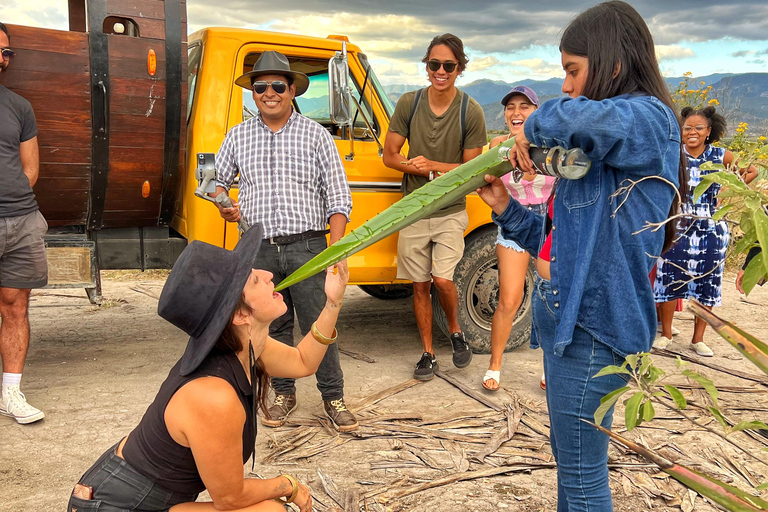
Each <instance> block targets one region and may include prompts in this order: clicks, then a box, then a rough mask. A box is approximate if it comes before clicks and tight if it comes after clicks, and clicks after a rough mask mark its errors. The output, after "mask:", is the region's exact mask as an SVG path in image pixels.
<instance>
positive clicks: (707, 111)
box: [680, 107, 727, 144]
mask: <svg viewBox="0 0 768 512" xmlns="http://www.w3.org/2000/svg"><path fill="white" fill-rule="evenodd" d="M691 116H701V117H703V118H704V119H706V120H707V124H708V125H709V127H710V128H712V131H711V132H709V135H708V136H707V140H705V141H704V142H706V143H707V144H712V143H713V142H717V141H719V140H720V139H722V138H723V135H725V127H726V126H727V123H726V120H725V117H723V116H722V115H721V114H718V113H717V111H716V110H715V107H704V108H702V109H698V110H697V109H695V108H693V107H684V108H683V110H681V111H680V117H681V118H682V121H683V123H685V121H686V119H688V118H689V117H691Z"/></svg>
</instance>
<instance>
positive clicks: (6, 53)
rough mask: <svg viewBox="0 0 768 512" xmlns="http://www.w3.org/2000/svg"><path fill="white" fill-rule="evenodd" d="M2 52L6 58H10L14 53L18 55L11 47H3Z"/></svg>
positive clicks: (0, 52)
mask: <svg viewBox="0 0 768 512" xmlns="http://www.w3.org/2000/svg"><path fill="white" fill-rule="evenodd" d="M0 54H2V55H3V58H4V59H10V58H11V57H13V56H14V55H16V52H14V51H13V50H11V49H10V48H3V49H2V50H0Z"/></svg>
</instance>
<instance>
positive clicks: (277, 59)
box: [235, 50, 309, 96]
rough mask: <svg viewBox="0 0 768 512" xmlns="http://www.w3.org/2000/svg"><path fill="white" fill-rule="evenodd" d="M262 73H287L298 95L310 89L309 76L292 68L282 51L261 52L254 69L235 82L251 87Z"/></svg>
mask: <svg viewBox="0 0 768 512" xmlns="http://www.w3.org/2000/svg"><path fill="white" fill-rule="evenodd" d="M261 75H286V76H290V77H291V78H292V79H293V83H294V84H295V85H296V96H301V95H302V94H304V93H305V92H307V89H309V78H308V77H307V75H305V74H304V73H299V72H298V71H292V70H291V64H290V63H289V62H288V59H287V58H286V57H285V55H283V54H282V53H280V52H275V51H272V50H268V51H266V52H264V53H262V54H261V56H260V57H259V60H257V61H256V64H254V65H253V71H249V72H247V73H245V74H244V75H242V76H240V77H238V78H237V80H235V83H236V84H237V85H239V86H240V87H242V88H243V89H249V90H250V89H251V88H252V87H253V86H252V85H251V84H252V82H253V79H254V78H256V77H257V76H261Z"/></svg>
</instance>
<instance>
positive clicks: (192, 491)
mask: <svg viewBox="0 0 768 512" xmlns="http://www.w3.org/2000/svg"><path fill="white" fill-rule="evenodd" d="M262 235H263V230H262V227H261V225H258V224H257V225H255V226H253V227H252V228H251V229H249V230H248V231H247V232H246V233H245V234H244V235H243V238H242V239H241V240H240V242H239V243H238V244H237V247H236V248H235V250H234V251H227V250H225V249H222V248H219V247H215V246H213V245H210V244H206V243H204V242H199V241H195V242H192V243H191V244H189V246H188V247H187V248H186V249H184V251H183V252H182V254H181V256H180V257H179V259H178V260H177V262H176V264H175V265H174V267H173V271H171V274H170V276H169V277H168V281H167V282H166V283H165V286H164V287H163V292H162V294H161V295H160V301H159V304H158V313H159V314H160V316H161V317H163V318H165V319H166V320H168V321H169V322H171V323H172V324H173V325H175V326H177V327H179V328H180V329H182V330H183V331H184V332H186V333H187V334H189V335H190V338H189V342H188V344H187V349H186V351H185V352H184V355H183V356H182V357H181V359H180V360H179V362H178V363H176V365H175V366H174V367H173V368H172V369H171V372H170V373H169V375H168V377H167V378H166V380H165V382H163V384H162V385H161V386H160V391H159V392H158V394H157V396H156V397H155V401H154V402H153V403H152V404H151V405H150V406H149V408H148V409H147V412H146V413H145V414H144V417H143V418H142V420H141V422H140V423H139V425H138V426H137V427H136V428H135V429H134V430H133V431H132V432H131V433H130V434H128V435H127V436H126V437H124V438H123V439H122V440H121V441H120V442H119V443H117V444H116V445H114V446H113V447H112V448H110V449H109V450H107V451H106V452H105V453H104V454H103V455H102V456H101V457H100V458H99V460H97V461H96V463H94V464H93V466H91V468H90V469H89V470H88V471H86V473H85V474H84V475H83V476H82V477H81V478H80V481H79V482H78V484H77V485H76V486H75V489H74V491H73V493H72V496H71V497H70V501H69V508H68V510H69V511H70V512H75V511H78V512H85V511H97V510H98V511H106V512H116V511H126V510H141V511H148V512H152V511H158V512H159V511H168V510H170V511H172V512H186V511H191V512H196V511H199V512H207V511H214V510H239V511H243V512H246V511H247V512H285V509H284V508H283V505H281V504H280V503H278V502H276V501H275V500H277V499H280V498H282V499H283V500H284V501H287V502H294V503H295V504H296V505H298V506H299V508H300V509H301V512H309V511H311V510H312V498H311V496H310V493H309V490H308V489H307V487H306V486H304V485H302V484H301V483H299V482H298V481H297V480H296V479H295V478H294V477H292V476H290V475H281V476H279V477H277V478H271V479H266V480H261V479H257V478H244V477H243V464H244V463H245V461H247V460H248V458H249V457H251V456H253V454H254V443H255V440H256V412H257V409H258V408H262V409H265V401H266V396H267V391H268V388H269V377H270V376H275V377H293V378H298V377H305V376H307V375H311V374H312V373H314V372H315V371H316V370H317V367H318V366H319V364H320V361H321V360H322V359H323V356H324V355H325V351H326V349H327V348H328V345H330V344H331V343H333V342H334V340H335V339H336V328H335V325H336V320H337V318H338V316H339V309H340V308H341V302H342V299H343V298H344V290H345V287H346V284H347V280H348V278H349V272H348V270H347V267H346V264H338V265H336V267H335V268H334V270H333V271H329V272H328V274H327V276H326V280H325V293H326V296H327V302H326V305H325V309H323V311H322V312H321V313H320V316H319V317H318V319H317V321H316V322H315V323H314V324H313V325H312V330H311V333H310V334H308V335H307V336H306V337H305V338H304V339H303V340H302V341H301V343H299V345H298V346H297V347H296V348H294V347H289V346H287V345H284V344H282V343H280V342H278V341H275V340H274V339H272V338H270V337H269V324H270V323H271V322H272V321H273V320H274V319H276V318H278V317H279V316H281V315H282V314H283V313H285V310H286V305H285V302H283V298H282V296H281V295H280V294H279V293H275V291H274V289H275V286H274V284H273V283H272V274H270V273H269V272H267V271H265V270H256V269H253V265H254V263H255V262H256V258H257V254H258V252H259V247H260V246H261V239H262ZM206 489H207V490H208V493H209V494H210V496H211V498H212V500H213V503H210V502H208V503H194V501H195V500H196V499H197V495H198V494H199V493H201V492H202V491H203V490H206Z"/></svg>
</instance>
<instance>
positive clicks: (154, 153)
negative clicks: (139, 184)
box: [109, 147, 163, 171]
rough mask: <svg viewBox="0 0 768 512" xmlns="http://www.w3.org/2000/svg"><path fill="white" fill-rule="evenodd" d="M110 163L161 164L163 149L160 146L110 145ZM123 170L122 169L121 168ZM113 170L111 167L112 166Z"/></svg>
mask: <svg viewBox="0 0 768 512" xmlns="http://www.w3.org/2000/svg"><path fill="white" fill-rule="evenodd" d="M109 160H110V163H112V162H114V163H120V162H122V163H129V164H160V165H162V163H163V150H162V149H158V148H151V149H150V148H124V147H115V148H113V147H110V149H109ZM120 170H122V169H120ZM110 171H111V168H110Z"/></svg>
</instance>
